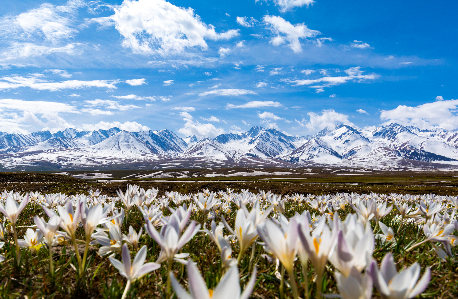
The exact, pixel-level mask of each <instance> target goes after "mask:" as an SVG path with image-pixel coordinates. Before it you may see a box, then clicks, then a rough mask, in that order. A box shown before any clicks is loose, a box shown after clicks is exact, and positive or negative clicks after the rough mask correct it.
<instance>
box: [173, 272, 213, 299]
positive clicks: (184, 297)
mask: <svg viewBox="0 0 458 299" xmlns="http://www.w3.org/2000/svg"><path fill="white" fill-rule="evenodd" d="M169 276H170V281H171V283H172V287H173V290H174V291H175V293H176V294H177V297H178V298H180V299H193V298H192V297H191V296H190V295H189V294H188V293H186V291H185V290H184V289H183V287H182V286H181V285H180V284H179V283H178V281H177V280H176V279H175V276H173V274H172V272H170V273H169ZM207 296H208V295H207Z"/></svg>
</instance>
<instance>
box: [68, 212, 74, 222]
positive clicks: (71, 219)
mask: <svg viewBox="0 0 458 299" xmlns="http://www.w3.org/2000/svg"><path fill="white" fill-rule="evenodd" d="M68 215H69V216H70V221H71V222H73V215H72V214H70V213H68Z"/></svg>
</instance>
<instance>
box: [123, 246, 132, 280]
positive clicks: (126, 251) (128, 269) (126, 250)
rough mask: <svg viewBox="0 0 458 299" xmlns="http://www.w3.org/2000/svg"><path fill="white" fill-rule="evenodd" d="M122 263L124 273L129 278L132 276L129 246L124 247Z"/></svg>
mask: <svg viewBox="0 0 458 299" xmlns="http://www.w3.org/2000/svg"><path fill="white" fill-rule="evenodd" d="M122 263H123V264H124V269H125V270H124V271H125V272H126V274H127V275H128V276H130V273H131V269H132V265H131V261H130V252H129V248H128V247H127V244H124V245H123V246H122ZM129 279H130V277H129Z"/></svg>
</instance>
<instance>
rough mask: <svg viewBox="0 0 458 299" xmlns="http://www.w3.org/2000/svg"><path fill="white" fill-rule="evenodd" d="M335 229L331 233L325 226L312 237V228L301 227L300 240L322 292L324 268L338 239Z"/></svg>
mask: <svg viewBox="0 0 458 299" xmlns="http://www.w3.org/2000/svg"><path fill="white" fill-rule="evenodd" d="M338 217H339V216H338V215H335V218H338ZM336 230H337V228H336V227H335V228H334V229H333V231H332V232H331V231H330V229H329V227H328V226H327V225H324V226H323V228H322V229H321V228H320V229H318V228H316V229H315V230H314V231H313V232H312V235H310V227H309V226H305V225H299V231H298V233H299V239H300V240H301V243H302V246H303V247H304V250H305V251H306V252H307V254H308V256H309V258H310V261H311V262H312V264H313V266H314V267H315V270H316V273H317V279H316V285H317V286H318V287H317V289H318V290H320V288H321V284H322V279H323V273H324V268H325V266H326V263H327V261H328V256H329V254H330V252H331V250H332V247H333V245H334V241H335V238H336ZM317 298H321V292H320V291H318V296H317Z"/></svg>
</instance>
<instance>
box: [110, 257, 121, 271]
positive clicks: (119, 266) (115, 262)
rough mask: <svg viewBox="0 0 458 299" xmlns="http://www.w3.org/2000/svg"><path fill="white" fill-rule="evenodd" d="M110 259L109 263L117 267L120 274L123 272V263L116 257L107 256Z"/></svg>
mask: <svg viewBox="0 0 458 299" xmlns="http://www.w3.org/2000/svg"><path fill="white" fill-rule="evenodd" d="M108 259H109V260H110V263H111V264H112V265H113V266H114V267H115V268H116V269H118V271H119V273H121V275H122V274H123V273H124V270H125V268H124V264H123V263H121V262H120V261H118V260H117V259H115V258H112V257H109V258H108Z"/></svg>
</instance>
